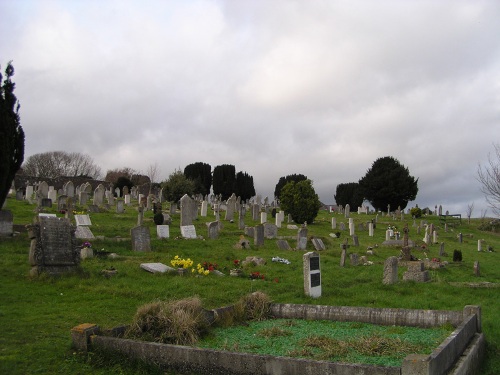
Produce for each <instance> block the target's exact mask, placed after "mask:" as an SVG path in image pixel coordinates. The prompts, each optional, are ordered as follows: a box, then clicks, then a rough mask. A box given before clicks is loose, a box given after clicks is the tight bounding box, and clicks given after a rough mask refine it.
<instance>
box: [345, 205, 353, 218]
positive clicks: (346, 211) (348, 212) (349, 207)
mask: <svg viewBox="0 0 500 375" xmlns="http://www.w3.org/2000/svg"><path fill="white" fill-rule="evenodd" d="M350 213H351V206H349V204H346V205H345V209H344V217H345V218H348V217H349V215H350Z"/></svg>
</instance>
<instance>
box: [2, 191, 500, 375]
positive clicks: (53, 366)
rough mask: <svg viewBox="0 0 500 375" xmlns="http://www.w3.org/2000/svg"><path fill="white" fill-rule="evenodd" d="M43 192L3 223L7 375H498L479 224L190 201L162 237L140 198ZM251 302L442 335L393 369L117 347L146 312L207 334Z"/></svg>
mask: <svg viewBox="0 0 500 375" xmlns="http://www.w3.org/2000/svg"><path fill="white" fill-rule="evenodd" d="M76 190H79V193H81V192H82V190H81V189H80V187H75V191H76ZM40 193H41V194H40V195H39V196H37V197H36V198H35V199H33V200H27V199H26V200H21V199H16V198H17V197H15V196H10V197H9V198H8V199H7V201H6V205H5V207H4V211H2V212H3V214H2V216H1V222H0V228H2V237H1V238H0V241H1V242H0V245H1V249H2V254H3V255H2V257H3V259H2V276H3V278H2V279H3V288H2V289H1V291H0V293H1V294H2V301H4V304H3V306H2V308H1V310H0V313H1V316H2V320H3V321H4V324H3V326H4V334H3V335H2V339H1V340H2V362H1V363H2V364H1V366H2V370H4V371H2V372H4V373H14V374H15V373H19V374H21V373H35V372H36V373H57V372H59V373H78V372H85V373H97V374H106V373H113V372H120V373H124V374H133V373H158V374H160V373H162V374H165V373H166V374H177V373H207V374H208V373H210V374H213V373H220V374H225V373H227V374H232V373H235V374H285V373H286V374H304V373H332V374H337V373H338V374H401V375H409V374H448V373H453V374H473V373H478V374H479V373H484V374H494V373H495V372H498V370H500V355H499V347H500V321H498V318H497V311H498V310H499V307H500V303H499V302H498V298H497V296H498V290H499V289H498V288H499V287H500V271H499V269H500V268H499V265H500V261H499V260H498V256H497V249H498V248H499V246H500V238H499V235H498V233H492V232H487V231H483V230H480V229H479V227H480V226H481V224H482V223H483V222H484V221H485V220H488V219H474V220H473V221H472V223H470V224H469V223H466V221H461V222H459V221H455V222H454V223H453V225H449V226H448V225H446V223H443V222H442V220H440V216H439V215H438V213H437V212H436V213H432V212H431V213H429V214H428V215H424V216H422V217H421V218H411V216H410V215H406V216H403V215H402V214H400V213H397V214H396V213H392V212H378V213H375V212H369V211H368V210H366V209H358V211H357V212H356V211H354V210H352V209H351V210H350V212H346V211H344V210H342V208H341V207H338V208H337V210H335V211H333V212H330V211H329V210H327V209H323V210H320V212H319V215H318V216H317V218H316V220H315V221H314V222H313V223H307V224H305V223H294V222H292V221H291V220H290V218H289V217H286V215H284V213H283V212H282V211H280V210H279V206H277V205H275V203H274V202H268V203H267V204H264V203H263V202H262V199H261V198H260V197H256V198H253V199H252V200H251V201H250V202H245V203H242V202H240V201H239V200H238V199H237V197H231V198H230V199H229V200H228V201H227V202H220V201H218V200H217V197H188V196H184V197H183V198H182V199H181V201H180V204H179V205H177V206H175V205H173V204H170V203H168V202H162V204H161V210H162V212H163V215H164V217H168V224H167V221H164V222H163V223H161V224H157V222H155V220H154V216H155V213H154V212H153V207H152V206H149V205H148V201H149V199H146V197H139V196H135V197H130V196H129V197H128V198H127V199H125V197H123V198H117V199H109V196H108V193H107V189H106V188H105V187H103V186H101V187H100V186H96V188H95V189H94V190H92V191H90V189H89V191H86V193H87V194H84V195H88V199H84V201H83V202H84V203H83V202H82V201H80V200H78V199H77V200H74V201H73V200H71V199H69V197H65V198H64V199H63V200H61V199H59V200H58V195H57V194H55V196H54V195H53V196H52V198H54V200H53V201H54V202H55V203H53V204H51V205H49V204H47V202H46V201H44V200H45V199H49V198H48V196H49V195H50V194H49V189H48V188H45V187H43V186H42V189H41V190H40ZM45 193H47V197H45ZM33 194H34V195H35V192H34V193H33ZM107 196H108V197H107ZM158 200H159V201H160V200H161V199H158ZM51 201H52V200H51ZM266 201H267V200H266ZM59 202H62V203H61V204H64V206H60V205H59ZM118 202H123V204H122V203H118ZM140 203H141V204H140ZM118 205H119V206H120V209H119V210H117V207H118ZM273 208H275V209H276V210H275V211H274V212H276V214H275V217H274V216H273V214H272V210H273ZM155 209H158V207H155ZM7 210H8V211H7ZM353 211H354V212H353ZM5 212H9V213H5ZM84 254H85V255H84ZM255 292H259V293H264V294H265V295H266V296H268V297H269V303H268V304H267V305H266V306H267V307H266V308H267V309H268V310H269V312H270V317H272V319H285V320H286V321H291V320H293V319H299V320H319V321H332V322H351V323H353V324H354V323H356V324H361V323H363V324H364V323H370V324H375V325H380V326H382V327H395V326H401V327H405V326H411V327H419V328H422V329H428V328H430V327H435V328H439V327H448V329H449V331H448V333H447V334H446V336H445V339H444V340H442V341H440V342H438V343H437V344H436V345H435V346H434V347H433V348H432V349H431V350H429V351H428V352H425V353H406V354H404V355H402V356H400V360H399V361H400V363H398V364H396V365H394V364H391V365H384V364H383V358H382V359H377V360H375V362H376V363H382V364H373V363H372V362H370V363H371V364H370V363H347V362H337V361H336V360H324V359H323V360H317V359H314V358H313V359H311V358H307V357H304V356H303V355H299V354H296V353H295V354H294V355H292V353H290V355H278V356H273V355H262V354H252V353H246V352H245V351H241V350H238V347H237V346H236V347H232V348H226V349H225V350H220V349H209V348H202V347H199V346H197V345H196V344H190V345H175V344H173V343H160V342H155V341H144V340H137V339H130V338H125V337H124V332H125V331H126V330H127V327H129V326H130V325H131V322H132V321H133V319H134V316H136V315H137V313H138V311H140V309H141V308H142V307H143V306H145V305H147V304H150V303H152V302H153V301H169V300H182V299H186V298H188V299H189V298H193V297H195V296H196V297H197V298H199V299H200V300H201V301H202V304H203V311H204V315H203V316H205V317H206V319H207V321H208V323H209V325H211V324H215V322H216V321H217V319H219V318H220V317H224V316H226V317H227V314H228V311H232V310H234V309H235V307H234V306H236V305H234V304H235V301H238V300H239V299H241V298H242V297H243V296H248V295H252V294H254V293H255ZM277 321H278V320H277ZM276 324H277V323H276ZM377 361H379V362H377ZM368 362H369V361H368Z"/></svg>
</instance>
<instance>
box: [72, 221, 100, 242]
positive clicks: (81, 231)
mask: <svg viewBox="0 0 500 375" xmlns="http://www.w3.org/2000/svg"><path fill="white" fill-rule="evenodd" d="M75 238H78V239H82V240H93V239H94V238H95V236H94V234H93V233H92V231H91V230H90V228H89V227H86V226H83V225H82V226H77V227H76V230H75Z"/></svg>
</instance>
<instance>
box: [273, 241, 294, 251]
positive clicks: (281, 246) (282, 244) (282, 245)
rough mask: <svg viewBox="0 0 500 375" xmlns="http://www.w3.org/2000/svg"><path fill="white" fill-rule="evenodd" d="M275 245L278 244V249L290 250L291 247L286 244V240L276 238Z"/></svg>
mask: <svg viewBox="0 0 500 375" xmlns="http://www.w3.org/2000/svg"><path fill="white" fill-rule="evenodd" d="M276 245H277V246H278V249H280V250H291V247H290V245H289V244H288V241H286V240H277V241H276Z"/></svg>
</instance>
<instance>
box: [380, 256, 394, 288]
mask: <svg viewBox="0 0 500 375" xmlns="http://www.w3.org/2000/svg"><path fill="white" fill-rule="evenodd" d="M397 282H398V258H397V257H389V258H387V259H386V261H385V263H384V279H383V280H382V283H383V284H385V285H391V284H395V283H397Z"/></svg>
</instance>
